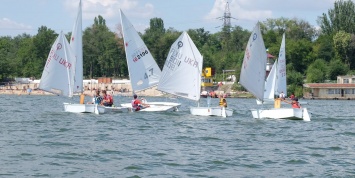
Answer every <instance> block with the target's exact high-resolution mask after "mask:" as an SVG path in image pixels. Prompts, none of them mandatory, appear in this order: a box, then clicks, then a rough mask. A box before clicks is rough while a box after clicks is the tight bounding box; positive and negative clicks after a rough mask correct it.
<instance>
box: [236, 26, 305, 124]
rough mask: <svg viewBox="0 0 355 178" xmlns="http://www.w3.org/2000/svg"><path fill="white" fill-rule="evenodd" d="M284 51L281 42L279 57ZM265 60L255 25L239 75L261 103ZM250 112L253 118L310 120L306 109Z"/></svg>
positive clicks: (274, 109) (259, 34) (265, 56)
mask: <svg viewBox="0 0 355 178" xmlns="http://www.w3.org/2000/svg"><path fill="white" fill-rule="evenodd" d="M284 50H285V46H284V42H283V44H282V45H281V48H280V55H282V54H284ZM266 58H267V55H266V49H265V45H264V41H263V39H262V35H261V32H260V24H259V23H257V24H256V26H255V27H254V30H253V32H252V34H251V36H250V38H249V41H248V44H247V47H246V50H245V54H244V59H243V63H242V69H241V73H240V84H241V85H243V87H245V88H246V89H247V90H248V91H249V92H250V93H252V94H253V95H254V96H255V97H256V98H257V99H258V100H260V101H262V102H263V101H264V89H265V75H266ZM251 112H252V115H253V118H274V119H300V120H305V121H310V120H311V119H310V115H309V114H308V111H307V108H272V109H252V110H251Z"/></svg>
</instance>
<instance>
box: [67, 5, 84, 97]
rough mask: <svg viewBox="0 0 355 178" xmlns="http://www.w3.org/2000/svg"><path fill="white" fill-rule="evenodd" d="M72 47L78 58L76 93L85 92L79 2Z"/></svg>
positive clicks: (71, 39) (75, 78)
mask: <svg viewBox="0 0 355 178" xmlns="http://www.w3.org/2000/svg"><path fill="white" fill-rule="evenodd" d="M70 47H71V48H72V49H73V52H74V55H75V57H76V67H75V68H76V69H75V77H74V88H73V92H74V93H82V92H83V34H82V10H81V0H80V2H79V9H78V15H77V17H76V20H75V24H74V27H73V30H72V34H71V37H70Z"/></svg>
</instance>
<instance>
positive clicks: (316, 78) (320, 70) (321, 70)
mask: <svg viewBox="0 0 355 178" xmlns="http://www.w3.org/2000/svg"><path fill="white" fill-rule="evenodd" d="M326 74H327V62H326V61H324V60H323V59H317V60H315V61H314V62H313V63H312V64H311V65H310V66H309V67H308V69H307V82H309V83H321V82H324V80H326V79H327V78H326Z"/></svg>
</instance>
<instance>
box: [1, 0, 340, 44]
mask: <svg viewBox="0 0 355 178" xmlns="http://www.w3.org/2000/svg"><path fill="white" fill-rule="evenodd" d="M335 1H336V0H82V4H83V30H85V28H87V27H90V26H91V25H92V24H93V23H94V18H95V17H97V16H98V15H101V16H102V17H103V18H104V19H105V20H106V25H107V26H108V27H109V28H110V30H111V31H113V32H117V28H118V26H119V23H120V15H119V9H122V11H123V13H124V14H125V15H126V17H127V18H128V19H129V20H130V21H131V23H132V24H133V25H134V27H135V28H136V29H137V30H138V31H140V32H144V29H146V28H148V27H149V21H150V19H151V18H154V17H158V18H161V19H163V21H164V26H165V28H166V29H168V28H169V27H172V28H174V29H176V30H179V31H184V30H188V29H197V28H204V29H205V30H206V31H209V32H210V33H215V32H218V31H220V30H221V26H222V24H223V21H222V20H221V19H220V17H223V14H224V12H225V9H226V3H227V2H228V4H229V10H230V13H231V16H232V17H233V19H231V24H232V26H236V25H239V26H241V27H242V28H244V29H247V30H250V31H251V30H252V29H253V27H254V25H255V24H256V22H258V21H265V20H266V19H268V18H280V17H285V18H290V19H292V18H298V19H301V20H305V21H307V22H309V23H310V24H311V25H313V26H314V27H318V24H317V18H318V16H321V15H322V14H323V13H327V12H328V10H329V9H332V8H333V7H334V2H335ZM0 4H1V5H0V36H12V37H14V36H17V35H20V34H22V33H27V34H30V35H35V34H37V31H38V28H39V27H41V26H46V27H47V28H50V29H52V30H54V31H55V32H57V33H59V32H60V31H63V32H64V33H68V32H70V31H71V29H72V27H73V25H74V21H75V16H76V14H77V9H78V5H79V0H0Z"/></svg>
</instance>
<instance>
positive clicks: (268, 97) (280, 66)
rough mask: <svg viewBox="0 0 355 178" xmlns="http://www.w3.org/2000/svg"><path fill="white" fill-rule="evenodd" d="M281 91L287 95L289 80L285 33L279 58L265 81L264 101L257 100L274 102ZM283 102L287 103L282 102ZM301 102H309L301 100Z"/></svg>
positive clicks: (258, 102) (267, 102)
mask: <svg viewBox="0 0 355 178" xmlns="http://www.w3.org/2000/svg"><path fill="white" fill-rule="evenodd" d="M281 92H283V93H284V94H285V97H287V82H286V43H285V34H283V35H282V41H281V47H280V52H279V58H278V59H276V61H275V62H274V64H273V66H272V68H271V71H270V73H269V75H268V77H267V78H266V81H265V92H264V101H263V102H261V101H260V100H258V99H257V100H256V103H257V104H258V105H261V104H274V100H275V96H278V95H279V94H280V93H281ZM281 104H287V103H284V102H282V103H281ZM300 104H302V105H304V104H308V103H307V102H304V101H300Z"/></svg>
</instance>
